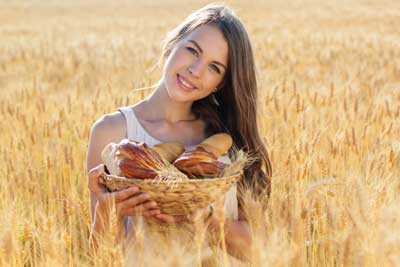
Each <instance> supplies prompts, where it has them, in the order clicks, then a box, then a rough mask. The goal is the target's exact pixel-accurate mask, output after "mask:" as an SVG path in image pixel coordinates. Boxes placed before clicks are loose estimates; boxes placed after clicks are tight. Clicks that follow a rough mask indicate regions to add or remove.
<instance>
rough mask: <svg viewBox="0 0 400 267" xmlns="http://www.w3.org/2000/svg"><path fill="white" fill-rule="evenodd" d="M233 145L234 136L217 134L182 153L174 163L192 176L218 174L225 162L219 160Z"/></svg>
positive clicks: (199, 176)
mask: <svg viewBox="0 0 400 267" xmlns="http://www.w3.org/2000/svg"><path fill="white" fill-rule="evenodd" d="M231 146H232V138H231V137H230V135H228V134H224V133H221V134H215V135H213V136H210V137H209V138H207V139H205V140H204V141H203V142H201V143H200V144H199V145H197V146H196V147H195V148H194V149H193V150H190V151H186V152H184V153H183V154H182V155H180V156H179V157H178V158H177V159H176V160H175V161H174V163H173V164H174V165H175V167H177V168H178V169H179V170H181V171H182V172H184V173H185V174H187V175H188V176H189V177H191V178H201V177H207V176H208V177H212V176H218V175H220V174H221V172H222V171H223V170H224V168H225V164H224V163H222V162H220V161H218V158H219V157H220V156H221V155H223V154H224V153H225V152H227V151H228V149H229V148H230V147H231Z"/></svg>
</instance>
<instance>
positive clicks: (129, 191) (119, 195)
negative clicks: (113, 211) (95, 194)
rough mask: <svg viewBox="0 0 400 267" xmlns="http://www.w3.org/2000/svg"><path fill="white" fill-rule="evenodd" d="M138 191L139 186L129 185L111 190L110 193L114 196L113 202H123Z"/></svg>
mask: <svg viewBox="0 0 400 267" xmlns="http://www.w3.org/2000/svg"><path fill="white" fill-rule="evenodd" d="M137 193H139V188H138V187H137V186H131V187H128V188H125V189H122V190H120V191H116V192H113V193H112V195H113V197H114V198H115V202H116V203H119V202H123V201H125V200H127V199H129V198H131V197H132V196H134V195H135V194H137Z"/></svg>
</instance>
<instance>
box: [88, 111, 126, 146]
mask: <svg viewBox="0 0 400 267" xmlns="http://www.w3.org/2000/svg"><path fill="white" fill-rule="evenodd" d="M92 131H95V132H96V133H97V134H98V135H101V136H105V137H108V138H107V139H110V138H111V139H123V138H125V136H126V122H125V118H124V116H123V115H122V114H121V112H119V111H117V112H113V113H108V114H105V115H103V116H101V117H100V118H99V119H97V120H96V121H95V123H94V124H93V126H92Z"/></svg>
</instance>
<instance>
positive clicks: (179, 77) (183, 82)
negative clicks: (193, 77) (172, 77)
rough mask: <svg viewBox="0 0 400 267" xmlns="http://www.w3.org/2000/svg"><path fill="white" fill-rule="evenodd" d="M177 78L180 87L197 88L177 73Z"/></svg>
mask: <svg viewBox="0 0 400 267" xmlns="http://www.w3.org/2000/svg"><path fill="white" fill-rule="evenodd" d="M176 77H177V80H178V84H179V85H180V86H181V87H184V89H186V90H195V89H197V87H196V86H193V85H192V84H190V83H189V82H187V81H186V80H185V79H184V78H183V77H182V76H180V75H179V74H177V75H176Z"/></svg>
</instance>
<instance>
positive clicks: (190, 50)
mask: <svg viewBox="0 0 400 267" xmlns="http://www.w3.org/2000/svg"><path fill="white" fill-rule="evenodd" d="M186 49H187V50H189V52H190V53H192V54H193V55H196V56H197V55H198V54H199V53H197V51H196V49H194V48H191V47H189V46H188V47H186Z"/></svg>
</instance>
